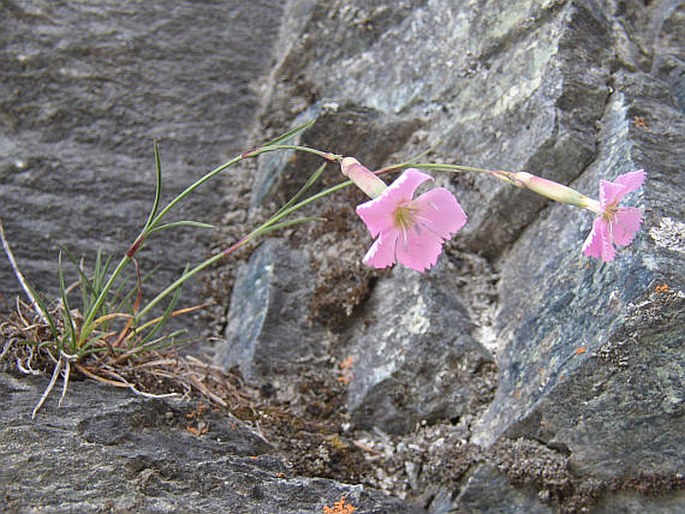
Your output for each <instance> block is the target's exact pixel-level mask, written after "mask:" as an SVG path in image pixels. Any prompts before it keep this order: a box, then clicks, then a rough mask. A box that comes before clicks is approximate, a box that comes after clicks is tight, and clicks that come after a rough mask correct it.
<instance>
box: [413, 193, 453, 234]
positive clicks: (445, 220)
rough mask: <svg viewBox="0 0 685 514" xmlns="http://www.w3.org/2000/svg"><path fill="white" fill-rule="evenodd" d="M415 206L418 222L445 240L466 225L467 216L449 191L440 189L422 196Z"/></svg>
mask: <svg viewBox="0 0 685 514" xmlns="http://www.w3.org/2000/svg"><path fill="white" fill-rule="evenodd" d="M413 205H415V206H417V207H418V212H417V217H418V221H419V222H420V223H421V224H422V225H424V226H426V227H428V228H429V229H430V230H432V231H433V232H435V233H436V234H437V235H439V236H440V237H442V238H443V239H449V238H450V237H452V235H454V234H456V233H457V232H458V231H459V230H460V229H461V228H462V227H463V226H464V225H465V224H466V214H465V213H464V210H463V209H462V208H461V205H459V202H458V201H457V199H456V198H455V197H454V195H453V194H452V193H450V192H449V191H448V190H447V189H444V188H442V187H438V188H435V189H431V190H430V191H428V192H426V193H424V194H422V195H421V196H419V197H418V198H417V199H416V200H414V202H413Z"/></svg>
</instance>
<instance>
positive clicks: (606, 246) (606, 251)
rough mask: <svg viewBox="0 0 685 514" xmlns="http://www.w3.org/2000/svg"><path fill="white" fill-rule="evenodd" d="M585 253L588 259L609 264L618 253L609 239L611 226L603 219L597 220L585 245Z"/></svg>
mask: <svg viewBox="0 0 685 514" xmlns="http://www.w3.org/2000/svg"><path fill="white" fill-rule="evenodd" d="M583 253H584V254H585V255H587V256H588V257H595V258H596V259H602V260H603V261H604V262H609V261H611V260H613V259H614V255H615V254H616V251H615V250H614V246H613V245H612V244H611V240H610V238H609V224H608V223H607V222H606V221H604V220H603V219H602V218H601V217H600V218H595V222H594V223H593V224H592V232H590V235H589V236H588V237H587V239H586V240H585V243H583Z"/></svg>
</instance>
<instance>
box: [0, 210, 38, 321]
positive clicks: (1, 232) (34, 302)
mask: <svg viewBox="0 0 685 514" xmlns="http://www.w3.org/2000/svg"><path fill="white" fill-rule="evenodd" d="M0 239H2V246H3V248H4V249H5V255H7V258H8V259H9V261H10V266H12V270H13V271H14V275H15V276H16V277H17V280H18V281H19V284H20V285H21V288H22V289H23V290H24V293H26V296H28V297H29V300H31V308H32V309H33V310H34V311H35V312H36V314H38V316H39V317H40V319H41V321H42V322H43V323H45V324H46V325H47V324H48V316H47V313H45V312H43V309H42V308H41V306H40V303H38V300H36V297H35V296H33V293H32V292H31V288H30V287H29V286H28V284H27V283H26V279H25V278H24V275H23V274H22V273H21V271H20V270H19V266H18V265H17V261H16V260H15V259H14V254H13V253H12V249H11V248H10V244H9V242H8V241H7V238H6V237H5V229H4V228H3V226H2V220H0Z"/></svg>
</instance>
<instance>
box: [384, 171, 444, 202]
mask: <svg viewBox="0 0 685 514" xmlns="http://www.w3.org/2000/svg"><path fill="white" fill-rule="evenodd" d="M427 180H433V177H431V176H430V175H426V174H425V173H423V172H421V171H419V170H417V169H416V168H409V169H407V170H405V171H404V173H402V175H400V176H399V177H398V178H397V180H395V182H393V183H392V184H390V185H389V186H388V189H386V190H385V192H384V193H383V194H384V195H385V194H387V195H389V196H391V197H392V198H394V199H395V201H396V202H397V203H400V202H403V201H404V202H407V201H409V200H411V199H412V198H414V192H415V191H416V188H417V187H419V186H420V185H421V184H423V183H424V182H425V181H427Z"/></svg>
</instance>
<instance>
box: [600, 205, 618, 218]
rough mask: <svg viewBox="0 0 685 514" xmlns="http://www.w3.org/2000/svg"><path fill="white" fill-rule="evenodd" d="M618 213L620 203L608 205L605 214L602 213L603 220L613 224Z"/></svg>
mask: <svg viewBox="0 0 685 514" xmlns="http://www.w3.org/2000/svg"><path fill="white" fill-rule="evenodd" d="M617 211H618V203H612V204H611V205H607V206H606V208H605V209H604V212H603V213H602V219H603V220H604V221H606V222H607V223H611V222H612V221H613V219H614V216H615V215H616V212H617Z"/></svg>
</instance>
